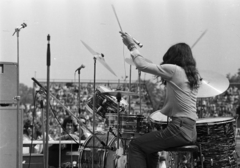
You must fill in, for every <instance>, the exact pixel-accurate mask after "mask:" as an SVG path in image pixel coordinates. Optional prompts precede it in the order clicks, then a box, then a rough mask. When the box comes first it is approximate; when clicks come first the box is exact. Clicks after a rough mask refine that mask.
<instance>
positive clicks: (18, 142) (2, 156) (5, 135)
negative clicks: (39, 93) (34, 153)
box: [0, 106, 23, 168]
mask: <svg viewBox="0 0 240 168" xmlns="http://www.w3.org/2000/svg"><path fill="white" fill-rule="evenodd" d="M0 130H1V133H0V167H1V168H7V167H14V168H15V167H16V168H22V153H23V147H22V146H23V145H22V141H23V138H22V134H23V131H22V130H23V121H22V110H19V112H17V107H10V106H7V107H1V106H0Z"/></svg>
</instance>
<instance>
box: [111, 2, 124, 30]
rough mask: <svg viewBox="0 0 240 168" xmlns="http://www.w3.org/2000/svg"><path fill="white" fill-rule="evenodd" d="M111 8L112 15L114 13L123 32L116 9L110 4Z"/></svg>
mask: <svg viewBox="0 0 240 168" xmlns="http://www.w3.org/2000/svg"><path fill="white" fill-rule="evenodd" d="M112 9H113V12H114V15H115V17H116V19H117V22H118V26H119V27H120V30H121V32H123V30H122V26H121V24H120V22H119V19H118V16H117V12H116V10H115V8H114V6H113V5H112Z"/></svg>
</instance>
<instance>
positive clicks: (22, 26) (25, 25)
mask: <svg viewBox="0 0 240 168" xmlns="http://www.w3.org/2000/svg"><path fill="white" fill-rule="evenodd" d="M25 27H27V24H26V23H23V24H21V26H20V27H18V28H16V29H15V31H14V33H13V36H14V34H15V33H16V32H19V31H20V30H21V29H23V28H25Z"/></svg>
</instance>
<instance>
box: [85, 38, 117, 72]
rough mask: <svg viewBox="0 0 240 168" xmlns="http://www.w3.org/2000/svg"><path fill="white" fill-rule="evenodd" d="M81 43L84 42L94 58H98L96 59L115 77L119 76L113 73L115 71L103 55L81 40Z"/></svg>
mask: <svg viewBox="0 0 240 168" xmlns="http://www.w3.org/2000/svg"><path fill="white" fill-rule="evenodd" d="M81 42H82V43H83V45H84V46H85V47H86V48H87V50H88V51H89V52H90V53H91V54H92V55H93V56H94V57H96V59H97V60H98V61H99V62H100V63H101V64H102V65H103V66H104V67H105V68H107V70H109V71H110V72H111V73H112V74H113V75H115V76H117V75H116V74H115V73H114V72H113V70H112V69H111V68H110V66H108V64H107V63H106V61H105V59H104V55H103V54H101V53H98V52H96V51H94V50H93V49H92V48H91V47H90V46H89V45H87V44H86V43H85V42H84V41H82V40H81Z"/></svg>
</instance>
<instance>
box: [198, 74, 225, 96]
mask: <svg viewBox="0 0 240 168" xmlns="http://www.w3.org/2000/svg"><path fill="white" fill-rule="evenodd" d="M199 74H200V77H201V84H200V87H199V90H198V94H197V97H198V98H204V97H213V96H217V95H219V94H222V93H223V92H225V91H226V90H227V88H228V87H229V80H228V79H227V78H226V77H225V76H223V75H221V74H218V73H216V72H212V71H207V70H202V71H199Z"/></svg>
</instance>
